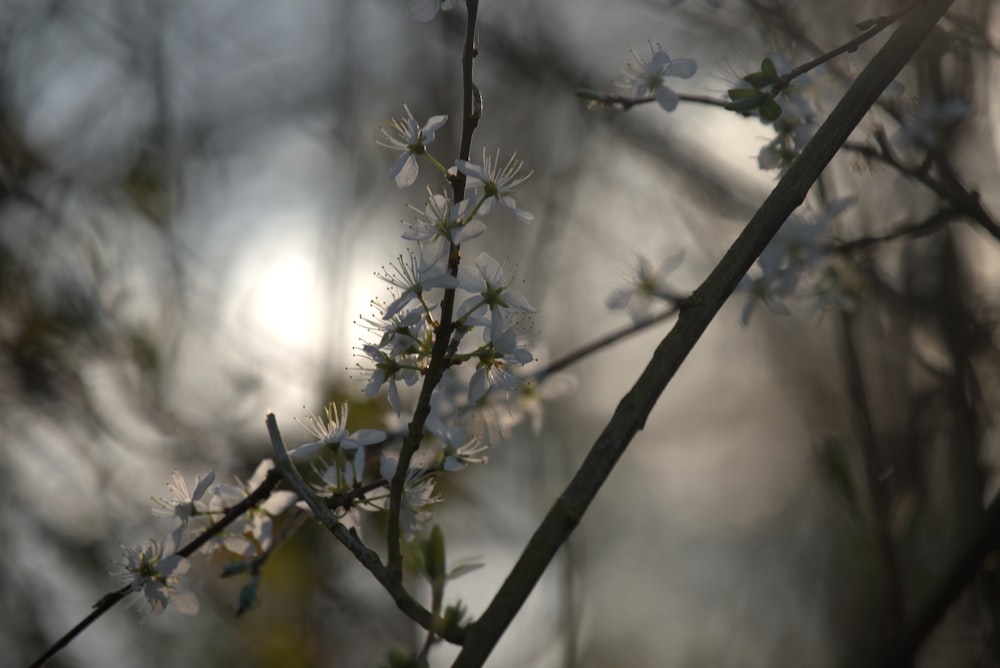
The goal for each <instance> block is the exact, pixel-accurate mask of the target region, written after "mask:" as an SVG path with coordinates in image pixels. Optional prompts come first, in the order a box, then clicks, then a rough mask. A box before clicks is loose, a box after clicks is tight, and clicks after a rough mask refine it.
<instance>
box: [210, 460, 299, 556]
mask: <svg viewBox="0 0 1000 668" xmlns="http://www.w3.org/2000/svg"><path fill="white" fill-rule="evenodd" d="M273 468H274V461H272V460H271V459H264V460H262V461H261V463H260V464H258V465H257V468H256V470H254V472H253V475H252V476H251V477H250V480H248V481H247V482H243V481H242V480H240V479H239V478H237V479H236V484H235V485H216V486H215V487H212V489H211V490H209V491H210V495H211V500H210V501H209V507H210V509H211V510H212V512H214V513H217V514H220V515H221V514H223V513H225V512H226V511H228V510H229V509H230V508H232V507H233V506H235V505H236V504H238V503H241V502H242V501H243V500H244V499H246V498H247V497H248V496H250V493H251V492H253V491H254V490H255V489H257V488H258V487H260V485H261V484H262V483H263V482H264V479H265V478H267V474H268V472H269V471H270V470H271V469H273ZM297 498H298V497H296V495H295V493H294V492H289V491H276V492H271V495H270V496H269V497H268V498H267V500H265V501H264V502H262V503H261V504H260V505H258V506H256V507H254V508H251V509H250V510H248V511H247V512H245V513H244V514H243V515H241V516H240V517H239V519H237V520H236V521H234V522H233V523H232V524H230V525H229V526H228V527H226V529H225V531H224V532H223V533H222V534H220V535H218V536H215V537H214V538H213V540H212V541H209V542H208V543H206V548H208V549H209V551H211V550H212V549H214V548H217V547H219V546H220V545H222V546H224V547H225V548H226V549H227V550H229V551H230V552H232V553H233V554H238V555H241V556H249V555H253V554H259V553H260V552H261V551H263V550H266V549H268V548H269V547H270V546H271V530H272V521H271V517H272V516H274V515H280V514H281V513H283V512H285V511H286V510H287V509H288V508H289V507H290V506H291V505H292V504H293V503H295V501H296V499H297Z"/></svg>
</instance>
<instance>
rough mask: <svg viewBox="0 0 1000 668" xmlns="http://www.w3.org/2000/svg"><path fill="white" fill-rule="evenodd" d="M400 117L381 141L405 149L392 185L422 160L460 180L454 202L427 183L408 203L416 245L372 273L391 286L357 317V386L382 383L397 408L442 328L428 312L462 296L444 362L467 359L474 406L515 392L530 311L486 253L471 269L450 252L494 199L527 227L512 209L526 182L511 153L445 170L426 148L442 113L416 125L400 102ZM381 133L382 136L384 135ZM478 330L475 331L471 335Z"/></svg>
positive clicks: (477, 225) (408, 236)
mask: <svg viewBox="0 0 1000 668" xmlns="http://www.w3.org/2000/svg"><path fill="white" fill-rule="evenodd" d="M405 111H406V114H407V116H406V118H405V119H404V120H400V121H392V123H391V126H392V127H393V128H395V129H396V131H397V133H398V134H399V135H400V139H398V140H394V141H392V142H390V143H385V144H382V145H383V146H386V147H388V148H391V149H394V150H399V151H403V152H404V156H403V158H401V161H402V162H397V163H396V165H395V166H394V167H393V169H392V170H391V172H390V176H392V177H393V178H394V179H396V183H397V185H403V184H405V185H411V184H412V183H413V180H412V179H410V178H409V177H407V178H406V179H403V180H402V182H401V180H400V178H399V177H400V175H401V174H407V175H410V174H412V175H413V177H414V179H415V176H416V167H415V166H413V167H410V166H407V164H406V163H407V162H408V161H409V160H411V159H412V160H414V161H415V160H416V158H417V157H423V158H426V159H428V160H429V161H431V163H432V164H433V165H434V166H435V167H436V168H437V169H438V170H439V171H440V172H441V173H442V175H443V176H444V177H445V178H446V180H447V181H448V182H449V183H454V182H455V180H456V179H460V178H464V182H465V191H464V197H463V198H461V199H460V201H458V202H454V201H453V200H452V199H450V198H448V197H447V196H446V195H444V194H440V193H436V192H434V191H433V190H431V189H428V191H427V193H428V198H427V202H426V204H425V206H424V207H423V208H422V209H418V208H415V207H411V209H412V210H413V211H414V213H416V219H415V220H414V221H413V222H411V223H409V224H408V225H407V230H406V232H404V234H403V235H402V236H403V238H404V239H405V240H407V241H410V242H415V243H416V245H417V248H416V249H415V250H410V251H407V254H406V255H405V256H404V255H401V256H400V257H399V258H398V259H397V261H396V262H394V263H390V265H389V267H388V268H383V271H382V273H381V274H378V275H379V277H380V278H382V279H383V280H384V281H385V282H386V283H387V284H388V285H389V298H388V299H386V300H385V301H384V302H383V301H378V300H376V301H373V305H374V306H375V307H376V310H377V311H378V314H377V317H376V318H366V319H363V322H364V325H365V327H366V328H367V329H368V330H369V332H371V333H372V334H373V340H370V341H368V342H366V343H364V344H362V345H361V347H360V348H359V349H358V350H359V356H360V357H361V358H362V361H361V362H359V364H358V367H359V369H361V370H362V371H363V372H364V373H365V374H366V376H367V378H368V382H367V384H366V386H365V389H364V392H365V394H366V395H367V396H374V395H375V394H377V393H378V392H379V391H380V390H381V389H382V387H383V386H385V387H386V388H387V390H388V397H389V403H390V405H391V406H392V408H393V410H394V411H395V413H396V415H399V414H400V413H401V412H402V399H401V397H400V383H402V384H403V385H413V384H415V383H416V381H417V380H418V379H419V378H420V377H421V376H422V375H423V374H424V373H425V372H426V371H427V368H428V366H429V364H430V361H431V357H432V354H433V349H434V341H435V337H436V336H437V333H438V331H439V328H440V324H441V323H439V322H438V321H437V318H438V314H437V312H436V309H437V307H438V305H439V300H440V299H441V298H442V297H443V294H444V291H458V292H459V293H460V294H463V295H465V296H464V298H462V299H461V301H460V302H458V304H459V306H458V308H457V309H456V311H455V315H454V321H453V323H451V324H452V327H451V328H450V331H451V332H452V339H451V341H450V343H449V346H448V350H449V354H448V357H447V359H446V360H445V362H446V364H447V365H448V366H449V367H453V366H458V365H461V364H464V363H466V362H470V363H472V362H474V363H475V372H474V373H473V375H472V378H471V384H470V389H469V399H470V401H471V402H473V403H474V402H476V401H478V400H480V399H482V398H483V397H484V396H485V395H486V394H487V393H488V392H489V391H490V390H491V389H492V388H499V389H503V390H506V391H510V390H516V388H517V382H516V379H515V377H514V376H513V375H512V374H511V371H510V367H512V366H520V365H523V364H525V363H527V362H530V361H531V360H532V355H531V353H530V352H529V351H528V349H527V348H526V347H525V345H524V341H525V340H526V339H527V338H528V337H529V336H530V334H531V321H530V319H529V318H528V317H527V314H530V313H534V312H535V310H536V309H535V308H534V307H533V306H532V305H531V304H530V303H529V302H528V300H527V299H526V298H525V297H524V296H522V295H521V294H520V293H519V292H518V291H517V290H515V289H513V287H512V286H513V283H514V277H513V274H512V272H511V271H510V269H509V267H507V266H505V265H503V264H501V263H500V262H498V261H497V260H496V259H494V258H493V257H492V256H490V255H489V254H487V253H480V254H479V255H478V257H477V258H476V260H475V263H474V265H473V266H471V267H470V266H467V265H459V262H458V257H459V256H458V255H457V250H458V248H459V247H460V246H461V245H462V244H463V243H466V242H468V241H471V240H473V239H476V238H478V237H480V236H481V235H483V234H484V233H485V231H486V224H485V223H484V222H483V220H482V218H483V217H485V216H487V215H489V214H490V212H491V211H492V210H493V208H494V205H496V204H499V205H500V206H501V207H503V208H505V209H507V210H508V211H509V212H510V213H511V214H513V215H514V217H515V218H517V220H519V221H521V222H522V223H525V224H527V223H531V222H532V221H533V220H534V215H533V214H532V213H531V212H529V211H527V210H525V209H523V208H520V207H519V206H518V205H517V201H516V200H515V198H514V194H515V189H516V188H517V187H518V186H519V185H521V184H522V183H524V182H525V181H526V180H527V179H528V178H530V176H531V173H530V172H527V173H524V164H523V162H522V161H521V160H520V159H518V157H517V155H516V154H514V155H511V156H510V157H509V158H507V159H506V160H503V159H502V158H501V153H500V151H496V152H495V153H490V152H488V151H487V150H486V149H485V148H484V149H483V152H482V161H481V162H480V163H474V162H471V161H469V160H458V161H456V163H455V165H454V166H453V167H451V168H447V169H446V168H444V167H442V166H441V163H440V162H438V161H437V160H436V159H434V157H433V156H432V155H431V154H430V152H429V151H428V144H429V143H430V142H431V140H432V139H433V135H434V132H435V131H436V130H437V129H439V128H440V126H441V123H443V122H444V121H443V120H440V122H438V120H437V119H444V117H443V116H435V117H434V118H432V119H431V121H428V123H426V124H425V125H423V126H420V124H419V123H418V122H417V121H416V120H415V119H414V118H413V117H412V114H410V111H409V109H408V108H405ZM387 137H388V135H387ZM475 332H478V336H472V334H474V333H475Z"/></svg>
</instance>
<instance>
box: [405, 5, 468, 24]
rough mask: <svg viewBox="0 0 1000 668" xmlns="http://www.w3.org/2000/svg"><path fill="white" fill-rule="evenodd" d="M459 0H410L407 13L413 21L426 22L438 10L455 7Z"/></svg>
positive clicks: (444, 10) (435, 14) (436, 13)
mask: <svg viewBox="0 0 1000 668" xmlns="http://www.w3.org/2000/svg"><path fill="white" fill-rule="evenodd" d="M456 2H457V0H410V4H408V5H407V6H406V15H407V16H408V17H409V18H410V20H411V21H420V22H421V23H426V22H427V21H430V20H431V19H433V18H434V17H435V16H437V15H438V12H439V11H440V12H446V11H448V10H450V9H453V8H454V7H455V3H456Z"/></svg>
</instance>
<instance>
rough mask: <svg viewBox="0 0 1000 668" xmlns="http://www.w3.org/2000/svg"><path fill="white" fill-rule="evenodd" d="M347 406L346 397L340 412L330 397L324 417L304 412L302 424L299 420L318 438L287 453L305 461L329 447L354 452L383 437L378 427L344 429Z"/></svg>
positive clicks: (379, 441) (383, 433)
mask: <svg viewBox="0 0 1000 668" xmlns="http://www.w3.org/2000/svg"><path fill="white" fill-rule="evenodd" d="M348 410H349V407H348V404H347V402H346V401H345V402H344V403H343V404H341V407H340V411H339V412H338V411H337V405H336V404H334V403H333V402H332V401H331V402H330V403H328V404H327V405H326V409H325V412H326V418H325V419H324V418H321V417H318V416H316V415H314V414H312V413H310V414H309V415H307V416H306V422H305V424H302V423H300V424H302V426H303V427H304V428H305V430H306V431H308V432H309V433H310V434H312V435H313V436H315V437H316V438H318V439H319V440H318V441H315V442H313V443H307V444H305V445H303V446H300V447H298V448H295V449H294V450H292V451H291V452H289V453H288V455H289V457H291V458H292V459H293V460H295V461H304V460H307V459H311V458H312V457H313V456H315V455H316V454H318V453H320V452H322V451H323V450H324V449H328V448H329V449H333V450H336V449H338V448H339V449H343V450H349V451H351V453H352V454H353V453H354V452H357V451H362V450H363V449H364V448H365V447H366V446H369V445H374V444H376V443H381V442H382V441H384V440H385V432H383V431H379V430H378V429H359V430H358V431H356V432H354V433H351V432H349V431H347V415H348Z"/></svg>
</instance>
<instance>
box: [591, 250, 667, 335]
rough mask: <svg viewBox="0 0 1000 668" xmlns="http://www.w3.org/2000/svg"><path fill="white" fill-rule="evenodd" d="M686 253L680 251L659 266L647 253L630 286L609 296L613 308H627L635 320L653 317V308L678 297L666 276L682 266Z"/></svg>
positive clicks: (640, 261) (637, 321)
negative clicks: (654, 263) (652, 261)
mask: <svg viewBox="0 0 1000 668" xmlns="http://www.w3.org/2000/svg"><path fill="white" fill-rule="evenodd" d="M683 260H684V253H677V254H676V255H672V256H671V257H668V258H667V259H666V260H664V261H663V264H661V265H660V267H659V269H654V268H653V265H652V263H651V262H650V261H649V260H647V259H646V258H644V257H641V256H640V257H639V265H638V266H637V267H635V269H634V270H633V275H632V276H630V277H629V279H628V281H629V286H628V287H625V288H618V289H617V290H615V291H614V292H612V293H611V295H610V296H609V297H608V300H607V306H608V308H610V309H628V312H629V315H630V316H631V318H632V322H634V323H637V324H638V323H640V322H645V321H647V320H649V319H650V318H652V317H653V308H654V307H655V306H659V305H661V304H663V302H673V301H676V300H677V295H676V294H675V293H674V291H673V290H672V289H671V287H670V285H669V284H668V283H667V276H668V275H669V274H670V273H671V272H673V271H674V270H675V269H676V268H677V267H679V266H680V264H681V262H682V261H683Z"/></svg>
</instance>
